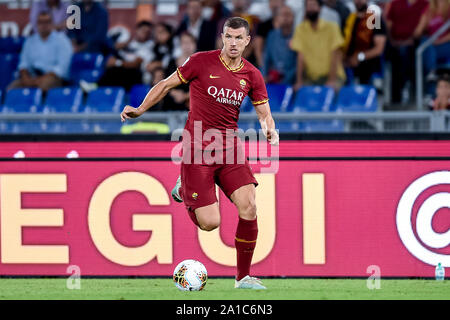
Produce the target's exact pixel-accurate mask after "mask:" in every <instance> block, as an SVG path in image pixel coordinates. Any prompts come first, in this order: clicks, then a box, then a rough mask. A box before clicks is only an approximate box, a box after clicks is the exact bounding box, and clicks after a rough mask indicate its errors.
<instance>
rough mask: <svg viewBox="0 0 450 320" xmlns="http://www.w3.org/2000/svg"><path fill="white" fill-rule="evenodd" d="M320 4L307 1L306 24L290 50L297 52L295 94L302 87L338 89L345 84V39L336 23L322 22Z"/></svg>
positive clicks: (303, 24) (298, 32) (316, 0)
mask: <svg viewBox="0 0 450 320" xmlns="http://www.w3.org/2000/svg"><path fill="white" fill-rule="evenodd" d="M321 5H322V4H321V1H320V0H305V20H304V21H303V22H302V23H300V24H299V25H298V26H297V27H296V29H295V32H294V37H293V38H292V41H291V47H292V49H293V50H295V51H297V81H296V83H295V90H298V89H299V88H300V87H301V86H302V85H303V84H316V85H327V86H330V87H333V88H335V89H337V88H339V87H340V86H341V85H342V84H343V82H344V81H345V72H344V68H343V66H342V51H341V50H342V46H343V45H344V39H343V37H342V34H341V31H340V29H339V26H338V25H337V24H336V23H334V22H328V21H324V20H322V19H319V13H320V8H321Z"/></svg>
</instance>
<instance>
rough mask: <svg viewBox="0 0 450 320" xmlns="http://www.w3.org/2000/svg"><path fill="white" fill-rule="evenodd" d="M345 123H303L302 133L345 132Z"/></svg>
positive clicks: (330, 121)
mask: <svg viewBox="0 0 450 320" xmlns="http://www.w3.org/2000/svg"><path fill="white" fill-rule="evenodd" d="M344 130H345V126H344V122H343V121H341V120H323V121H321V120H315V121H303V123H302V124H301V129H300V131H304V132H344Z"/></svg>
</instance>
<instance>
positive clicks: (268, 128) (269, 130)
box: [254, 102, 280, 145]
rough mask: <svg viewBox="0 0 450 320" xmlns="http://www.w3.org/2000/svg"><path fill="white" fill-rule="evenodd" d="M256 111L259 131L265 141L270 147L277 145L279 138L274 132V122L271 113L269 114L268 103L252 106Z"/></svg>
mask: <svg viewBox="0 0 450 320" xmlns="http://www.w3.org/2000/svg"><path fill="white" fill-rule="evenodd" d="M254 108H255V110H256V115H257V116H258V120H259V123H260V124H261V129H262V130H263V133H264V135H265V136H266V138H267V140H268V141H269V143H270V144H272V145H278V143H279V140H280V139H279V136H278V132H277V131H276V130H275V121H274V120H273V118H272V113H271V112H270V106H269V103H268V102H265V103H262V104H258V105H254Z"/></svg>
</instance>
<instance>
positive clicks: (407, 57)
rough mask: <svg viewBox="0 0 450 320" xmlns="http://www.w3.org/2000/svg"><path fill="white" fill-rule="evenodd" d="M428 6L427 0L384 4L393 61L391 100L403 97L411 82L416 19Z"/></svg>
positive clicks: (394, 1) (413, 68)
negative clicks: (407, 85)
mask: <svg viewBox="0 0 450 320" xmlns="http://www.w3.org/2000/svg"><path fill="white" fill-rule="evenodd" d="M427 7H428V1H427V0H393V1H392V2H391V3H389V4H388V5H387V6H386V11H387V12H386V25H387V29H388V37H389V44H390V46H389V47H388V56H389V59H390V60H391V65H392V102H394V103H399V102H401V101H402V91H403V88H404V86H405V84H406V82H407V81H408V80H409V81H410V83H411V85H412V86H413V85H414V70H415V49H416V45H417V43H416V41H415V40H416V39H415V38H414V35H415V34H417V31H416V29H417V28H418V24H419V20H420V18H421V16H422V15H423V14H424V13H425V11H426V9H427Z"/></svg>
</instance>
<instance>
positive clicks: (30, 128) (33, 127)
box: [8, 121, 47, 133]
mask: <svg viewBox="0 0 450 320" xmlns="http://www.w3.org/2000/svg"><path fill="white" fill-rule="evenodd" d="M8 132H9V133H46V132H47V123H46V122H45V121H21V122H12V123H10V129H9V131H8Z"/></svg>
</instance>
